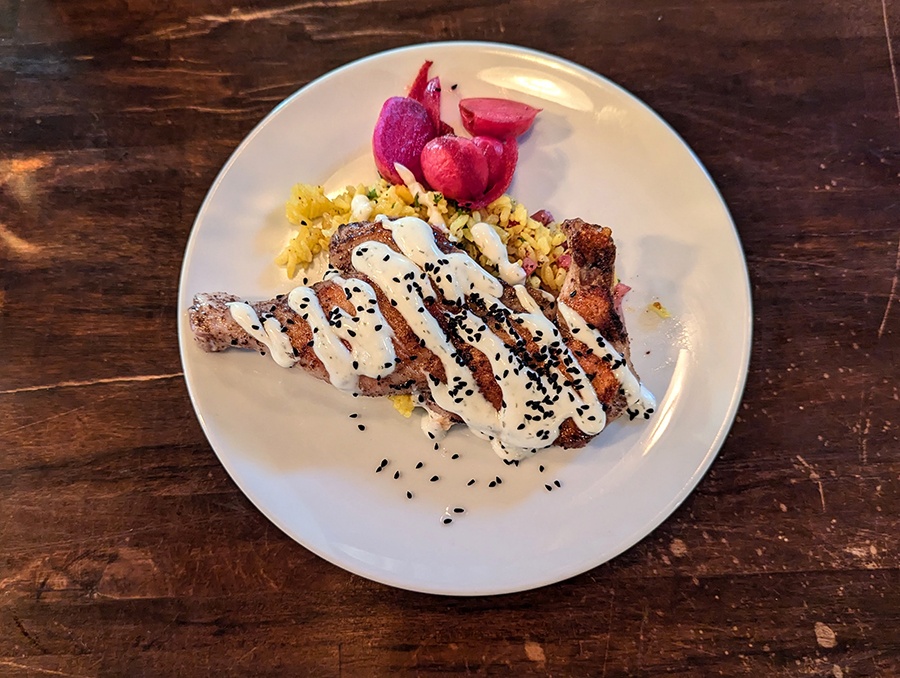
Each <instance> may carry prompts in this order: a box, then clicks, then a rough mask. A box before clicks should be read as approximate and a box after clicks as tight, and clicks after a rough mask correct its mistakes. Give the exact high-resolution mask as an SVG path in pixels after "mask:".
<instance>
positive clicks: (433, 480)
mask: <svg viewBox="0 0 900 678" xmlns="http://www.w3.org/2000/svg"><path fill="white" fill-rule="evenodd" d="M440 479H441V477H440V476H431V478H429V480H430V481H431V482H433V483H436V482H437V481H438V480H440Z"/></svg>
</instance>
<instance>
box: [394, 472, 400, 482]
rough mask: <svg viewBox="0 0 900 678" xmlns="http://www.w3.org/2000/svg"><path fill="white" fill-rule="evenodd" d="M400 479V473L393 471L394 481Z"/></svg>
mask: <svg viewBox="0 0 900 678" xmlns="http://www.w3.org/2000/svg"><path fill="white" fill-rule="evenodd" d="M399 477H400V471H394V480H397V478H399Z"/></svg>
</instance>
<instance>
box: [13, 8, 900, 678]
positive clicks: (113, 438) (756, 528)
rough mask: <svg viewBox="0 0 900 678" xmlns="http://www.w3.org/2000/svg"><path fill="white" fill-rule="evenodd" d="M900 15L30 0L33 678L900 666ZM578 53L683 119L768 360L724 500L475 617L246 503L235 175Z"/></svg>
mask: <svg viewBox="0 0 900 678" xmlns="http://www.w3.org/2000/svg"><path fill="white" fill-rule="evenodd" d="M898 36H900V3H896V2H888V1H879V0H869V1H866V2H862V1H858V0H852V1H851V2H839V1H838V0H820V1H813V0H805V1H802V2H792V3H782V2H772V1H754V2H745V1H738V0H723V1H715V2H714V1H712V0H700V1H698V2H693V3H672V2H667V1H655V0H648V1H642V2H624V1H622V0H606V1H604V2H599V3H595V2H585V1H577V2H568V3H564V2H557V1H553V2H550V1H541V2H538V1H537V0H512V1H511V2H507V3H501V4H495V3H490V2H484V1H483V0H460V1H452V2H437V1H436V0H421V1H420V2H418V3H416V4H415V5H410V4H409V3H405V2H396V1H394V0H379V1H374V2H363V1H362V0H341V1H336V2H294V3H284V2H274V1H273V0H259V1H254V2H237V3H235V2H231V1H229V2H218V1H214V0H199V1H196V2H195V1H191V2H188V1H187V0H171V1H169V2H165V3H155V2H150V1H149V0H128V2H122V1H121V0H84V1H83V2H78V3H72V2H59V1H54V0H28V1H26V0H10V1H9V2H6V3H4V4H0V346H2V348H3V350H4V360H3V362H2V366H0V441H2V442H0V449H2V452H3V453H2V454H0V674H3V675H10V676H19V675H21V676H26V675H27V676H31V675H64V676H106V675H153V676H162V675H205V674H213V673H215V674H224V675H248V674H254V675H256V674H258V675H278V676H281V675H316V676H341V675H347V676H353V675H365V676H368V675H403V674H410V675H418V674H429V675H449V674H453V673H470V674H476V675H514V676H524V675H560V676H623V675H660V674H666V675H675V676H698V675H728V676H736V675H749V676H758V675H767V676H836V677H840V676H893V675H900V555H898V554H900V522H898V517H897V516H898V512H900V455H898V450H900V439H898V431H900V428H898V427H900V392H898V387H900V369H898V365H900V353H898V348H900V340H898V336H900V286H898V269H900V200H898V195H900V191H898V188H900V186H898V184H900V181H898V179H900V150H898V149H900V95H898V91H900V87H898V82H897V70H898V68H900V64H898V58H900V39H898ZM448 39H471V40H493V41H499V42H509V43H516V44H520V45H524V46H527V47H533V48H537V49H541V50H545V51H549V52H552V53H555V54H558V55H560V56H563V57H566V58H569V59H572V60H574V61H576V62H578V63H580V64H582V65H584V66H586V67H588V68H591V69H594V70H596V71H597V72H600V73H602V74H604V75H606V76H608V77H610V78H612V79H613V80H615V81H617V82H618V83H620V84H621V85H623V86H624V87H626V88H628V89H630V90H631V91H632V92H634V93H635V94H637V95H638V96H639V97H641V98H642V99H643V100H645V101H646V102H647V103H648V104H650V105H651V106H652V107H653V108H654V109H656V110H657V111H658V112H659V113H660V114H661V115H662V116H663V117H664V118H665V119H666V120H667V121H668V122H669V123H670V124H671V125H672V126H673V127H674V128H675V130H676V131H677V132H678V133H679V134H681V135H682V136H683V137H684V139H685V140H686V141H687V142H688V143H689V144H690V146H691V147H692V148H693V149H694V150H695V152H696V153H697V155H698V157H699V158H700V159H701V160H702V162H703V163H704V164H705V165H706V167H707V168H708V169H709V171H710V174H711V176H712V177H713V179H714V181H715V182H716V183H717V185H718V186H719V188H720V190H721V192H722V194H723V196H724V198H725V200H726V202H727V203H728V205H729V207H730V209H731V212H732V215H733V217H734V220H735V223H736V226H737V229H738V231H739V234H740V237H741V241H742V244H743V247H744V249H745V253H746V257H747V261H748V264H749V267H750V274H751V281H752V290H753V297H754V323H755V327H754V345H753V353H752V363H751V371H750V375H749V378H748V382H747V388H746V393H745V396H744V400H743V403H742V405H741V409H740V412H739V416H738V418H737V420H736V422H735V424H734V427H733V429H732V431H731V433H730V435H729V437H728V439H727V441H726V443H725V445H724V447H723V448H722V451H721V453H720V455H719V457H718V459H717V460H716V462H715V464H714V465H713V467H712V469H711V471H710V472H709V473H708V475H707V476H706V477H705V478H704V479H703V481H702V482H701V483H700V485H699V487H698V488H697V490H696V491H695V492H694V493H693V494H692V495H691V496H690V497H689V498H688V499H687V500H686V501H685V503H684V504H683V505H682V506H681V507H680V508H679V509H678V510H677V511H676V512H675V514H674V515H673V516H672V517H671V518H670V519H669V520H667V521H666V522H665V523H664V524H663V525H662V526H661V527H660V528H659V529H657V530H656V531H655V532H654V533H653V534H651V535H650V536H649V537H647V538H646V539H645V540H644V541H643V542H641V543H640V544H638V545H637V546H635V547H634V548H633V549H631V550H629V551H628V552H627V553H625V554H623V555H622V556H620V557H619V558H617V559H615V560H614V561H612V562H611V563H608V564H606V565H604V566H602V567H599V568H597V569H595V570H593V571H591V572H588V573H585V574H583V575H581V576H579V577H575V578H574V579H571V580H569V581H566V582H562V583H560V584H557V585H554V586H551V587H547V588H544V589H539V590H536V591H531V592H527V593H523V594H516V595H509V596H499V597H491V598H473V599H468V598H441V597H435V596H426V595H420V594H413V593H409V592H405V591H399V590H395V589H390V588H388V587H385V586H382V585H379V584H374V583H372V582H369V581H366V580H364V579H361V578H359V577H356V576H354V575H351V574H348V573H346V572H344V571H342V570H340V569H338V568H336V567H334V566H332V565H329V564H327V563H325V562H323V561H321V560H320V559H318V558H317V557H316V556H313V555H312V554H310V553H309V552H307V551H305V550H304V549H303V548H301V547H299V546H297V545H296V544H294V543H293V542H292V541H290V540H289V539H288V538H287V537H285V536H284V535H283V534H281V533H280V532H279V531H278V530H277V529H276V528H275V527H273V526H272V525H271V524H270V523H269V522H268V521H267V520H266V519H265V518H263V517H262V516H261V515H260V514H259V513H258V512H257V511H256V510H255V509H254V508H253V507H252V506H251V505H250V503H249V502H248V501H247V500H246V498H244V496H243V495H242V494H241V493H240V491H239V490H238V489H237V488H236V487H235V485H234V484H233V483H232V481H231V480H230V479H229V478H228V476H227V475H226V473H225V471H224V470H223V468H222V467H221V466H220V464H219V463H218V461H217V459H216V457H215V455H214V454H213V452H212V451H211V449H210V448H209V446H208V444H207V442H206V440H205V438H204V436H203V434H202V431H201V429H200V427H199V425H198V423H197V421H196V419H195V418H194V415H193V412H192V410H191V407H190V402H189V400H188V397H187V393H186V390H185V387H184V383H183V379H182V376H181V366H180V362H179V357H178V345H177V338H176V321H177V317H176V313H177V310H176V297H177V284H178V274H179V268H180V264H181V257H182V253H183V250H184V246H185V244H186V241H187V237H188V234H189V232H190V228H191V225H192V221H193V218H194V215H195V214H196V212H197V209H198V208H199V206H200V203H201V201H202V199H203V196H204V195H205V192H206V190H207V189H208V187H209V185H210V184H211V182H212V180H213V179H214V177H215V175H216V173H217V172H218V169H219V168H220V167H221V165H222V164H223V163H224V162H225V160H226V159H227V157H228V156H229V154H230V153H231V151H232V150H233V149H234V147H235V146H236V145H237V144H238V143H239V142H240V140H241V139H242V138H243V137H244V135H246V134H247V133H248V132H249V131H250V129H252V127H253V126H254V125H255V124H256V123H257V122H258V121H259V120H260V119H261V118H262V117H263V116H264V115H265V114H266V113H267V112H268V111H269V110H270V109H271V108H272V107H273V106H274V105H276V104H277V102H279V101H280V100H281V99H283V98H284V97H285V96H287V95H289V94H290V93H291V92H293V91H294V90H296V89H297V88H299V87H300V86H302V85H304V84H305V83H307V82H309V81H310V80H312V79H314V78H316V77H318V76H320V75H322V74H324V73H326V72H328V71H329V70H331V69H333V68H335V67H337V66H340V65H342V64H344V63H346V62H348V61H351V60H353V59H356V58H360V57H363V56H366V55H369V54H372V53H374V52H377V51H380V50H383V49H388V48H391V47H397V46H401V45H405V44H412V43H416V42H423V41H431V40H448Z"/></svg>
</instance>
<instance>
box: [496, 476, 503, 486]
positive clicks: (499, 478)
mask: <svg viewBox="0 0 900 678" xmlns="http://www.w3.org/2000/svg"><path fill="white" fill-rule="evenodd" d="M495 480H496V481H497V484H498V485H499V484H500V483H502V482H503V479H502V478H501V477H500V476H497V477H496V478H495Z"/></svg>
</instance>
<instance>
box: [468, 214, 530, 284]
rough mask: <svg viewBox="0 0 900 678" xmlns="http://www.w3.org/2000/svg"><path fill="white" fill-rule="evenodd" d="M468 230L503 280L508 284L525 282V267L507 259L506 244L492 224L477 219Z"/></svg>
mask: <svg viewBox="0 0 900 678" xmlns="http://www.w3.org/2000/svg"><path fill="white" fill-rule="evenodd" d="M469 231H470V232H471V234H472V239H473V240H474V241H475V245H477V246H478V249H480V250H481V253H482V254H484V256H486V257H487V258H488V260H489V261H490V262H491V263H492V264H494V266H496V267H497V272H498V273H499V274H500V279H501V280H502V281H503V282H505V283H507V284H509V285H521V284H522V283H524V282H525V278H527V277H528V276H527V275H526V273H525V269H524V268H522V267H521V266H520V265H519V264H514V263H512V262H511V261H510V260H509V252H507V250H506V245H504V244H503V241H501V240H500V235H499V234H498V233H497V231H496V230H495V229H494V227H493V226H491V225H490V224H488V223H485V222H483V221H479V222H478V223H477V224H475V225H474V226H472V228H471V229H469Z"/></svg>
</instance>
